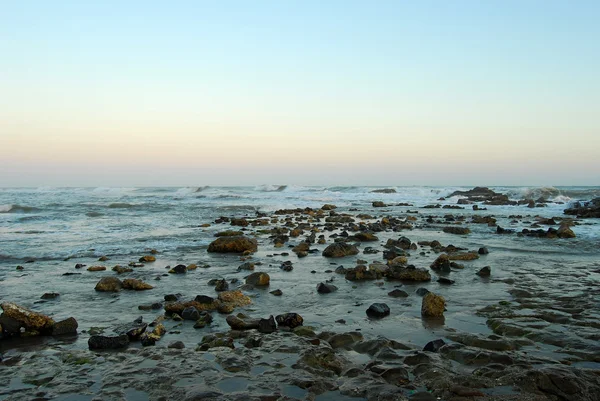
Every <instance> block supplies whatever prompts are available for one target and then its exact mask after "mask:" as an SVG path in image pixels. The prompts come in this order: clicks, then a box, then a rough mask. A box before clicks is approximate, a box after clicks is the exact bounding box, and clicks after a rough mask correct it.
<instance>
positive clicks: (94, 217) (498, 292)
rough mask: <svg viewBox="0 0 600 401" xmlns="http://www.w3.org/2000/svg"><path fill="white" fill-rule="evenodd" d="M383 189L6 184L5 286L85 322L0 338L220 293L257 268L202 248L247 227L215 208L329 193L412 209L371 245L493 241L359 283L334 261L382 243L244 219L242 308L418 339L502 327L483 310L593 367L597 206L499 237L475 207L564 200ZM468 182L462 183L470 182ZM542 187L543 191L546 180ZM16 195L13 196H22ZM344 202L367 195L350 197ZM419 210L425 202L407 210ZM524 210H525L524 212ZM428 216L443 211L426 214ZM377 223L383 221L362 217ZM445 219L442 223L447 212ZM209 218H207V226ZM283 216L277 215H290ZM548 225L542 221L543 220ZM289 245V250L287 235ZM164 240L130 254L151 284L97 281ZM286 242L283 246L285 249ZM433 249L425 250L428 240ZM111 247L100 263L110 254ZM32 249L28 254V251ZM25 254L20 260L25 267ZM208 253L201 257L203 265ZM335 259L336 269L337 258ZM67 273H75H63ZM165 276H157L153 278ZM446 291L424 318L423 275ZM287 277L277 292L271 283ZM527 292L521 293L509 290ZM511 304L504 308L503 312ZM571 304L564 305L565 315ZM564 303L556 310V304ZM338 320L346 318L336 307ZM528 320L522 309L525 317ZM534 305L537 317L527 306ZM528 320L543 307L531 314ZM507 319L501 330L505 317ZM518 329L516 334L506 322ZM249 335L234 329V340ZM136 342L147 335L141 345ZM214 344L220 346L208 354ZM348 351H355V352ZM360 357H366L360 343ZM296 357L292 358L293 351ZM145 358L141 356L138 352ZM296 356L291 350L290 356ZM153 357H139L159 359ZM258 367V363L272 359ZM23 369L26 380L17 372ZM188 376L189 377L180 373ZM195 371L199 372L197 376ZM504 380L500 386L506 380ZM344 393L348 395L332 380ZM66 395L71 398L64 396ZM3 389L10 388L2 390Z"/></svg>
mask: <svg viewBox="0 0 600 401" xmlns="http://www.w3.org/2000/svg"><path fill="white" fill-rule="evenodd" d="M372 189H373V188H362V187H361V188H358V187H351V188H344V187H340V188H292V187H286V188H281V187H278V186H273V187H268V186H265V187H259V188H181V189H177V188H140V189H137V188H120V189H110V188H95V189H92V188H80V189H61V188H42V189H35V190H34V189H2V190H0V205H3V206H2V207H0V299H1V300H2V301H11V302H16V303H18V304H21V305H24V306H27V307H30V308H32V309H34V310H37V311H40V312H43V313H45V314H48V315H50V316H52V317H54V318H55V320H60V319H63V318H67V317H70V316H74V317H75V318H76V319H77V321H78V322H79V330H80V331H81V334H80V335H79V336H78V337H76V338H72V339H52V338H42V339H39V338H38V339H25V340H23V339H8V340H7V339H4V340H2V341H0V352H2V353H3V354H5V355H8V356H11V355H16V354H18V353H19V352H25V351H27V352H42V351H43V350H44V349H47V348H51V349H57V348H60V349H67V350H84V349H87V339H88V335H87V334H86V331H88V330H89V329H90V328H92V327H100V328H104V329H105V333H111V331H112V328H114V326H115V325H116V324H120V323H128V322H131V321H132V320H134V319H135V318H137V317H138V316H143V317H144V320H145V321H147V322H150V321H152V320H154V319H155V318H156V317H157V316H159V315H161V314H162V311H161V310H154V311H140V310H138V305H143V304H150V303H153V302H161V301H162V300H163V296H164V295H165V294H173V293H181V294H183V296H184V298H185V299H189V298H193V297H194V296H196V295H199V294H204V295H209V296H216V292H215V291H214V289H213V287H211V286H209V285H207V282H208V281H209V280H211V279H214V278H226V279H227V280H231V279H238V280H239V282H238V284H231V285H230V289H234V288H236V286H237V285H241V284H243V278H244V276H246V275H247V272H238V271H237V267H238V266H239V265H240V264H242V260H241V259H240V257H239V256H235V255H215V254H209V253H207V252H206V247H207V246H208V244H209V243H210V242H211V241H212V240H213V239H214V234H215V233H216V232H218V231H223V230H226V229H239V227H231V226H229V225H228V224H213V221H214V220H215V219H216V218H218V217H219V216H229V217H244V216H248V217H255V214H256V212H257V211H261V212H272V211H274V210H276V209H279V208H295V207H302V208H304V207H315V208H318V207H320V206H321V205H323V204H324V203H334V204H336V205H337V206H338V209H336V212H338V213H351V214H353V215H357V214H360V213H368V214H371V215H372V216H374V217H376V218H380V217H382V216H397V217H402V218H403V217H406V216H416V217H417V221H416V222H414V229H412V230H405V231H402V232H397V233H394V232H382V233H376V234H377V236H378V237H379V241H378V242H375V243H364V244H363V245H362V246H361V249H364V248H365V247H367V246H371V247H375V248H378V249H383V248H382V245H383V244H385V242H386V241H387V239H388V238H393V239H397V238H399V237H400V236H406V237H408V238H409V239H410V240H411V241H412V242H415V243H416V242H418V241H431V240H438V241H440V242H441V243H442V245H444V246H446V245H449V244H453V245H455V246H459V247H464V248H467V249H470V250H475V251H476V250H477V249H478V248H479V247H482V246H485V247H487V248H488V249H489V252H490V253H489V254H488V255H483V256H481V258H479V259H477V260H475V261H471V262H459V263H462V264H464V266H465V268H464V269H463V270H453V271H452V272H451V273H449V274H447V277H449V278H451V279H452V280H455V283H454V284H453V285H443V284H440V283H438V282H437V281H436V280H437V274H436V273H435V272H433V271H432V272H431V273H432V281H431V282H427V283H415V284H408V283H400V282H395V281H384V280H377V281H365V282H349V281H346V280H345V279H344V276H343V275H338V274H335V273H334V272H333V270H335V268H336V267H338V266H340V265H341V266H344V267H346V268H350V267H354V266H355V265H356V261H357V259H364V260H366V261H368V262H369V263H372V262H376V261H377V262H383V258H382V256H381V253H379V254H375V255H365V254H363V253H362V252H361V253H360V254H359V255H356V256H354V257H345V258H339V259H328V258H324V257H322V256H321V251H322V250H323V249H324V248H325V247H326V246H327V244H329V243H331V242H333V239H331V238H329V235H331V234H333V233H335V231H331V232H329V231H325V232H323V234H325V235H326V237H327V238H328V239H327V244H325V245H317V244H313V245H312V246H311V248H312V249H317V250H318V251H319V252H317V253H314V254H309V256H308V257H305V258H301V259H299V258H297V256H296V255H295V254H294V253H293V252H291V249H290V248H291V247H292V246H294V245H296V244H297V243H299V242H300V241H301V240H302V239H303V237H300V238H292V239H290V242H289V243H288V244H286V245H285V246H284V247H283V248H275V247H274V245H273V244H272V243H271V241H270V240H269V238H268V237H269V235H267V234H259V233H256V230H258V229H261V228H269V227H270V226H269V227H260V226H259V227H256V228H253V227H248V228H247V230H246V231H247V233H249V234H251V233H256V235H257V239H258V241H259V247H258V249H259V250H258V252H256V253H255V254H254V255H253V257H252V261H254V262H262V265H259V266H256V271H264V272H267V273H269V275H270V276H271V284H270V287H269V288H268V289H255V290H252V291H247V292H246V293H247V295H249V296H250V297H251V298H252V300H253V303H252V305H250V306H248V307H247V308H244V309H243V310H242V311H243V312H244V313H246V314H248V315H250V316H253V317H267V316H268V315H271V314H272V315H276V314H280V313H285V312H297V313H300V314H301V315H302V316H303V318H304V324H305V325H308V326H312V327H314V328H315V330H316V331H335V332H348V331H360V332H361V333H362V334H363V336H364V337H365V338H373V337H377V336H384V337H386V338H389V339H394V340H396V341H399V342H402V343H404V344H407V345H409V346H410V347H411V348H415V349H420V348H422V347H423V346H424V345H425V344H426V343H427V342H428V341H430V340H433V339H437V338H445V339H446V340H447V341H448V342H451V341H452V340H449V339H448V336H449V335H451V334H452V333H454V332H458V333H463V332H464V333H478V334H481V335H485V336H487V335H492V334H494V332H496V333H499V330H500V329H498V328H496V329H494V327H492V325H490V324H489V323H490V322H489V319H493V318H497V319H500V320H501V323H502V324H503V325H504V326H502V327H505V326H506V327H508V328H507V329H506V330H509V329H510V330H512V329H514V327H516V326H519V327H522V328H523V330H524V332H525V334H524V337H525V338H528V339H531V340H532V341H533V343H532V344H531V345H530V346H525V347H524V349H525V350H527V352H528V353H529V354H530V355H532V356H535V357H539V358H547V359H552V360H557V361H563V362H568V363H572V364H574V365H575V366H581V367H586V368H599V367H600V366H599V365H600V360H598V358H596V357H594V355H598V354H600V347H599V346H598V340H599V339H600V338H598V336H597V335H596V334H595V333H594V331H595V330H597V329H598V328H599V326H598V322H600V314H599V313H598V312H597V311H598V310H599V308H598V307H600V296H599V295H600V294H599V290H598V282H599V281H600V259H599V256H600V225H599V224H598V222H597V221H595V220H580V221H578V225H576V226H574V227H573V231H574V232H575V233H576V234H577V238H574V239H546V238H530V237H519V236H517V235H514V234H513V235H498V234H496V233H495V227H488V226H487V225H484V224H472V223H470V217H471V216H473V215H481V216H488V215H492V216H494V217H495V218H497V220H498V224H499V225H500V226H502V227H504V228H511V229H516V230H517V231H518V230H520V229H522V228H529V227H531V224H532V223H534V222H535V221H536V220H535V219H536V217H537V216H541V217H546V218H549V217H566V216H564V215H563V214H562V210H563V209H564V208H566V205H565V204H559V203H549V204H548V206H547V207H544V208H536V209H529V208H527V207H526V206H487V209H488V210H486V211H473V210H471V207H470V205H466V208H465V209H462V210H454V209H423V208H422V206H425V205H429V204H437V203H439V204H441V205H454V204H456V201H457V199H456V198H449V199H446V200H444V201H439V200H438V198H440V197H441V196H446V195H448V194H449V193H451V192H452V191H454V190H456V189H460V188H421V187H409V188H401V187H398V188H396V189H397V190H398V193H396V194H376V193H370V192H369V191H370V190H372ZM463 189H464V188H463ZM493 189H495V190H497V191H500V192H511V193H514V194H516V195H520V196H521V195H523V194H526V193H536V192H535V191H536V189H531V188H529V189H527V188H493ZM544 191H545V192H544ZM599 192H600V189H599V188H559V189H545V190H543V189H537V193H547V194H550V195H552V198H553V199H556V200H557V201H564V200H568V196H569V195H573V196H572V198H574V199H584V200H585V199H586V198H585V197H586V196H588V197H589V198H591V197H593V196H597V195H598V193H599ZM375 200H383V201H384V202H386V203H388V204H390V203H399V202H408V203H411V204H412V205H413V206H393V207H387V208H373V207H372V206H371V202H372V201H375ZM14 205H19V206H14ZM350 209H358V210H357V211H350ZM409 210H410V211H418V213H417V214H413V213H407V211H409ZM449 214H451V215H453V216H454V218H456V219H459V218H461V216H466V220H465V224H466V225H467V226H468V227H469V228H470V229H471V231H472V232H471V234H469V235H466V236H457V235H453V234H447V233H444V232H442V228H443V227H445V225H444V224H442V221H443V220H444V216H445V215H449ZM514 215H520V216H522V217H517V218H515V217H514ZM427 217H433V218H434V223H427V222H426V219H427ZM367 221H376V220H375V219H374V220H367ZM438 221H440V222H438ZM205 223H209V224H211V225H210V226H209V227H200V226H201V225H202V224H205ZM281 224H282V222H280V223H278V224H277V225H281ZM542 228H544V229H546V228H547V227H546V226H542ZM288 245H289V247H290V248H288ZM150 249H156V250H158V251H159V253H158V254H157V255H156V258H157V260H156V262H153V263H147V264H145V266H144V267H139V268H134V272H132V273H128V274H123V275H120V276H119V278H121V279H123V278H128V277H133V278H140V279H142V280H144V281H146V282H148V283H150V284H152V285H153V286H154V287H155V288H154V289H152V290H149V291H143V292H133V291H121V292H120V293H118V294H110V293H98V292H95V291H94V286H95V284H96V283H97V282H98V280H99V279H100V278H102V277H105V276H113V275H115V273H114V272H112V271H110V268H111V267H112V266H114V265H116V264H120V265H127V263H129V262H131V261H137V259H138V258H139V257H140V256H143V255H146V254H148V251H149V250H150ZM284 252H287V253H289V255H287V256H284V255H282V253H284ZM421 252H423V254H421ZM105 255H106V256H108V257H109V258H110V260H108V261H106V262H98V261H97V259H98V258H99V257H100V256H105ZM437 256H438V254H436V253H434V252H433V251H432V250H431V248H429V247H419V248H418V249H417V250H416V251H410V257H409V263H411V264H414V265H416V266H417V267H425V268H428V267H429V265H430V264H431V263H432V262H433V260H435V258H436V257H437ZM284 261H292V262H293V267H294V268H293V270H292V271H291V272H285V271H283V270H281V269H280V268H279V266H280V265H281V263H282V262H284ZM29 262H30V263H29ZM76 263H83V264H86V265H88V266H92V265H104V266H107V271H104V272H88V271H86V269H85V268H83V269H80V270H76V269H75V268H74V266H75V264H76ZM179 263H183V264H190V263H195V264H198V266H201V267H199V268H198V269H197V270H194V271H190V272H188V273H187V274H185V275H170V274H167V273H166V271H167V269H165V267H166V266H169V265H170V266H174V265H176V264H179ZM17 265H22V266H23V267H24V269H23V270H16V269H15V268H16V266H17ZM203 266H207V267H203ZM483 266H491V268H492V275H491V277H490V278H487V279H484V278H480V277H479V276H477V275H475V272H476V271H478V270H479V269H480V268H481V267H483ZM329 270H331V271H329ZM64 273H80V274H79V275H71V276H63V274H64ZM157 277H160V280H159V281H157V280H155V278H157ZM326 280H333V283H334V284H335V285H336V286H338V288H339V290H338V291H337V292H335V293H331V294H318V293H317V292H316V285H317V284H318V283H319V282H325V281H326ZM421 287H425V288H427V289H428V290H430V291H432V292H435V293H436V294H439V295H442V296H443V297H444V298H445V299H446V302H447V312H446V313H445V318H444V319H443V320H439V319H438V320H428V319H423V318H422V317H421V313H420V308H421V298H420V297H419V296H417V295H416V294H415V291H416V290H417V289H418V288H421ZM395 288H401V289H403V290H404V291H406V292H407V293H409V297H407V298H391V297H389V296H388V295H387V293H388V292H389V291H391V290H393V289H395ZM274 289H281V290H282V291H283V296H281V297H276V296H273V295H271V294H270V293H269V291H271V290H274ZM514 290H525V291H528V292H529V293H531V294H532V297H525V298H524V297H522V296H520V295H519V293H515V292H514ZM46 292H57V293H59V294H60V296H59V297H58V298H57V299H55V300H48V301H42V300H40V296H41V295H42V294H43V293H46ZM514 294H517V295H514ZM374 302H385V303H387V304H388V305H389V307H390V309H391V314H390V316H389V317H386V318H384V319H381V320H372V319H369V318H367V316H366V314H365V310H366V309H367V307H368V306H369V305H370V304H371V303H374ZM499 302H503V304H504V306H503V307H502V308H504V309H502V308H500V309H501V310H499V311H496V310H495V311H492V312H490V311H485V312H478V311H479V310H481V309H482V308H484V307H486V306H488V305H498V304H499ZM507 311H509V312H510V313H508V312H507ZM561 314H562V315H564V316H562V315H561ZM559 315H561V316H559ZM214 317H215V321H214V322H213V324H212V325H211V326H209V327H207V328H204V329H200V330H197V329H194V328H193V322H189V321H184V322H180V323H178V322H173V321H166V323H165V325H166V326H167V329H168V330H169V332H168V334H167V335H166V336H165V338H163V339H162V340H161V342H160V343H161V346H165V345H166V344H168V343H169V342H171V341H175V340H181V341H183V342H184V344H185V345H186V347H189V348H192V349H193V348H194V347H195V345H196V344H197V343H198V342H199V341H200V339H201V338H202V336H204V335H206V334H208V333H210V332H223V331H226V330H227V329H228V325H227V324H226V323H225V319H224V316H222V315H219V314H214ZM339 319H344V320H345V323H344V324H341V323H338V322H336V321H338V320H339ZM524 319H525V320H524ZM527 319H530V320H527ZM531 319H533V320H531ZM503 330H504V329H503ZM503 334H506V335H509V334H510V333H509V332H503ZM237 344H238V345H240V344H239V343H237ZM132 347H139V345H135V344H134V345H132ZM206 355H207V357H209V355H210V354H206ZM352 357H353V355H350V354H349V355H348V358H350V359H351V358H352ZM354 357H356V358H357V363H359V362H360V363H363V362H364V361H360V356H358V355H354ZM277 358H281V360H283V361H285V360H286V359H289V358H290V355H285V354H282V355H281V356H277V355H275V354H270V355H269V357H268V361H270V362H272V361H273V360H276V359H277ZM288 362H289V361H288ZM144 363H146V362H144ZM290 363H292V362H290ZM153 367H154V366H151V365H148V366H143V365H142V366H140V367H139V368H140V369H146V368H148V369H151V368H153ZM253 369H254V370H253V371H252V375H263V374H265V372H267V368H264V367H260V366H255V367H254V368H253ZM263 369H264V370H263ZM15 380H16V379H15ZM186 380H190V379H186V378H182V379H181V383H180V384H179V385H182V386H183V385H185V383H187V382H186ZM244 380H245V379H240V378H229V379H225V380H224V381H221V382H220V383H221V384H219V385H218V388H219V389H220V390H222V391H225V392H238V391H244V390H247V386H248V383H247V382H246V381H244ZM189 384H190V385H191V384H193V380H191V381H190V382H189ZM9 386H10V387H11V388H13V389H15V388H18V387H19V386H28V385H27V384H23V383H21V382H18V381H14V382H11V383H10V384H9ZM282 391H283V394H285V395H287V396H289V397H292V398H297V399H303V398H304V396H305V395H306V394H305V392H306V390H303V389H300V388H298V387H295V386H291V385H290V386H288V387H285V388H283V389H282ZM497 391H500V389H498V390H497ZM338 395H339V394H338ZM338 395H336V392H335V391H333V392H326V393H323V394H321V395H319V398H316V399H318V400H327V399H344V398H340V396H338ZM61 397H63V398H60V399H64V400H67V399H71V398H69V397H70V395H68V394H63V395H61ZM144 397H147V395H145V394H144V393H138V392H135V391H134V390H131V391H130V392H129V393H127V394H126V398H127V399H131V400H137V399H139V400H142V399H147V398H144ZM0 399H2V396H1V395H0Z"/></svg>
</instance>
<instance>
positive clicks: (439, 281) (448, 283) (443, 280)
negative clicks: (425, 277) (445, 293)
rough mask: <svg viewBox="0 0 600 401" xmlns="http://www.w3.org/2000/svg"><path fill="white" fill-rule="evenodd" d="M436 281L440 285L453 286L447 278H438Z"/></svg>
mask: <svg viewBox="0 0 600 401" xmlns="http://www.w3.org/2000/svg"><path fill="white" fill-rule="evenodd" d="M437 281H438V283H440V284H446V285H450V284H454V280H450V279H449V278H447V277H438V280H437Z"/></svg>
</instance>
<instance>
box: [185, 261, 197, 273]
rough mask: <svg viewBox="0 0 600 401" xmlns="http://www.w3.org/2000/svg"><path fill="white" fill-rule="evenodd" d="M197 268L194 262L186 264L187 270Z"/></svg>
mask: <svg viewBox="0 0 600 401" xmlns="http://www.w3.org/2000/svg"><path fill="white" fill-rule="evenodd" d="M197 268H198V265H197V264H195V263H190V264H189V265H187V266H186V270H187V271H190V270H196V269H197Z"/></svg>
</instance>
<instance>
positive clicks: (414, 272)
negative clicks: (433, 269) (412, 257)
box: [387, 266, 431, 281]
mask: <svg viewBox="0 0 600 401" xmlns="http://www.w3.org/2000/svg"><path fill="white" fill-rule="evenodd" d="M387 277H388V279H394V280H401V281H431V274H429V272H428V271H427V270H426V269H419V268H416V267H414V266H407V267H402V266H392V267H391V268H390V271H389V272H388V275H387Z"/></svg>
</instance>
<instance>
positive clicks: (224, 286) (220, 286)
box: [215, 279, 229, 292]
mask: <svg viewBox="0 0 600 401" xmlns="http://www.w3.org/2000/svg"><path fill="white" fill-rule="evenodd" d="M228 289H229V283H228V282H227V280H225V279H221V280H217V282H216V284H215V291H219V292H220V291H227V290H228Z"/></svg>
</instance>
